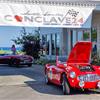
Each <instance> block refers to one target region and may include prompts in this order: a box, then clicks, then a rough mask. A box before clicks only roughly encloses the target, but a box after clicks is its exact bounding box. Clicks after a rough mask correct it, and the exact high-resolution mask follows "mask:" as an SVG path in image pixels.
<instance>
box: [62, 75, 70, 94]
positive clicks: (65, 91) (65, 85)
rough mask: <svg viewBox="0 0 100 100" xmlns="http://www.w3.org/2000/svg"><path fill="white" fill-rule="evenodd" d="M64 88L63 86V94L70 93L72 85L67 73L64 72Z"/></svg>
mask: <svg viewBox="0 0 100 100" xmlns="http://www.w3.org/2000/svg"><path fill="white" fill-rule="evenodd" d="M62 78H63V79H62V88H63V94H64V95H69V94H70V93H71V87H70V85H69V82H68V80H67V78H66V75H65V74H63V77H62Z"/></svg>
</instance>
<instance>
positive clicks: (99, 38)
mask: <svg viewBox="0 0 100 100" xmlns="http://www.w3.org/2000/svg"><path fill="white" fill-rule="evenodd" d="M97 53H98V55H99V57H100V26H97Z"/></svg>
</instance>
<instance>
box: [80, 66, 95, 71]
mask: <svg viewBox="0 0 100 100" xmlns="http://www.w3.org/2000/svg"><path fill="white" fill-rule="evenodd" d="M79 69H80V71H82V72H85V71H94V68H93V67H92V66H80V67H79Z"/></svg>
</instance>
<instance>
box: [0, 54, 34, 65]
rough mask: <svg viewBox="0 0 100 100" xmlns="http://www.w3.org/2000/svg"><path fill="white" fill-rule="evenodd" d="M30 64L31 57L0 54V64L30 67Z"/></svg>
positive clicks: (31, 61)
mask: <svg viewBox="0 0 100 100" xmlns="http://www.w3.org/2000/svg"><path fill="white" fill-rule="evenodd" d="M32 63H33V57H32V56H29V55H12V54H0V64H8V65H9V66H13V65H15V66H19V65H27V66H32Z"/></svg>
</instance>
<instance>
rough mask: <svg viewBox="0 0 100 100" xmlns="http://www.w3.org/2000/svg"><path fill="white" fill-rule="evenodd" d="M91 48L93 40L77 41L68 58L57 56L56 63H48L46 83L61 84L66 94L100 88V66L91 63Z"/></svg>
mask: <svg viewBox="0 0 100 100" xmlns="http://www.w3.org/2000/svg"><path fill="white" fill-rule="evenodd" d="M91 49H92V43H91V42H77V43H76V45H75V46H74V48H73V49H72V51H71V53H70V55H69V57H68V59H67V60H65V61H64V59H61V60H60V59H59V58H58V57H57V59H56V63H55V65H50V64H46V66H45V80H46V83H47V84H48V83H54V84H56V85H61V86H62V87H63V93H64V94H70V93H71V92H72V90H73V89H97V88H100V66H96V65H91V64H90V54H91Z"/></svg>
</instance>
